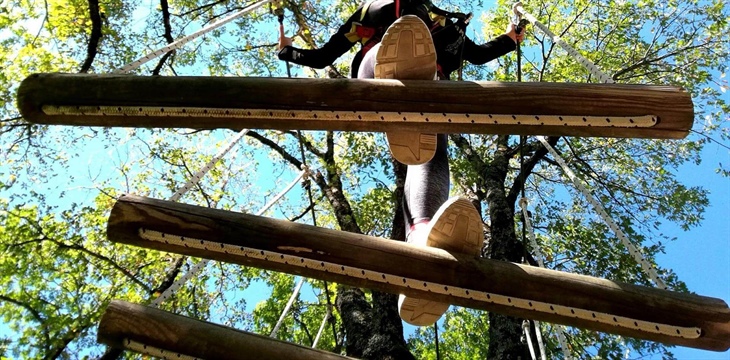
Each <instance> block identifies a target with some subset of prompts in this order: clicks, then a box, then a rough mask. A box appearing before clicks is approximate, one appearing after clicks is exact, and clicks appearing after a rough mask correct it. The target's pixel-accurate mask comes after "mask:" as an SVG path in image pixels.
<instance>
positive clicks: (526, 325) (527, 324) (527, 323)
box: [522, 320, 537, 360]
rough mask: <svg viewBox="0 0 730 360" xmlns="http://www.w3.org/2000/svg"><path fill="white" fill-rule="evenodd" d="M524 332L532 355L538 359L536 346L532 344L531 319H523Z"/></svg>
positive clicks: (533, 358)
mask: <svg viewBox="0 0 730 360" xmlns="http://www.w3.org/2000/svg"><path fill="white" fill-rule="evenodd" d="M522 332H523V333H524V334H525V342H526V343H527V348H528V349H530V357H531V358H532V360H537V358H536V357H535V347H534V346H533V345H532V336H531V335H530V321H529V320H522Z"/></svg>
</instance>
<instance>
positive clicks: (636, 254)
mask: <svg viewBox="0 0 730 360" xmlns="http://www.w3.org/2000/svg"><path fill="white" fill-rule="evenodd" d="M537 139H538V140H539V141H540V142H541V143H542V144H543V146H545V148H546V149H547V150H548V152H550V154H551V155H552V156H553V158H555V161H557V162H558V164H559V165H560V167H561V168H562V169H563V172H565V175H566V176H567V177H568V178H569V179H570V180H571V181H572V182H573V185H575V187H576V188H577V189H578V190H579V191H580V192H581V193H583V196H585V197H586V200H588V202H589V203H590V204H591V206H593V209H594V210H595V211H596V213H598V215H599V216H600V217H601V218H602V219H603V221H604V222H605V223H606V224H607V225H608V227H609V228H610V229H611V231H613V233H614V234H615V235H616V236H617V237H618V238H619V240H621V243H623V244H624V246H626V248H628V249H629V253H630V254H631V256H632V257H633V258H634V260H636V262H637V263H638V264H639V265H640V266H641V269H642V270H643V271H644V274H646V276H647V277H649V279H651V280H652V281H653V282H654V284H655V285H656V286H657V287H658V288H660V289H666V288H667V285H666V284H664V281H662V279H660V278H659V274H658V273H657V272H656V269H654V267H653V266H652V265H651V264H649V262H648V261H647V260H646V258H644V255H643V254H642V253H641V251H639V249H637V248H636V246H634V244H632V243H631V241H629V238H628V236H626V234H625V233H624V232H623V231H622V230H621V228H619V226H618V225H617V224H616V222H615V221H613V219H612V218H611V217H610V216H609V215H608V213H607V212H606V210H605V209H604V208H603V206H601V204H600V203H599V202H598V200H596V198H595V197H594V196H593V195H592V194H591V193H590V192H589V191H588V189H587V188H586V187H585V185H583V183H582V182H581V181H580V179H578V177H577V176H576V175H575V174H574V173H573V171H571V170H570V168H569V167H568V165H567V164H566V163H565V160H563V157H562V156H560V154H558V152H557V151H555V149H554V148H553V147H552V146H551V145H550V144H549V143H548V142H547V141H546V140H545V138H544V137H542V136H538V137H537Z"/></svg>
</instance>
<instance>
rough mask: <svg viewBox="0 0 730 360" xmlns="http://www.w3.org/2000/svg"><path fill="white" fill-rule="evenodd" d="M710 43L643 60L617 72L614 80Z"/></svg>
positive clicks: (686, 47) (690, 46)
mask: <svg viewBox="0 0 730 360" xmlns="http://www.w3.org/2000/svg"><path fill="white" fill-rule="evenodd" d="M710 43H711V41H707V42H705V43H702V44H698V45H689V46H685V47H683V48H681V49H676V50H674V51H672V52H669V53H666V54H664V55H662V56H659V57H656V58H653V59H647V58H644V59H643V60H641V61H639V62H637V63H635V64H633V65H630V66H628V67H626V68H623V69H621V70H619V71H617V72H616V73H614V74H613V77H612V78H613V79H614V80H618V78H619V77H620V76H621V75H623V74H626V73H628V72H631V71H634V70H636V69H638V68H640V67H642V66H646V65H650V64H652V63H655V62H658V61H662V60H664V59H666V58H669V57H672V56H675V55H678V54H680V53H682V52H684V51H688V50H693V49H697V48H701V47H704V46H707V45H709V44H710Z"/></svg>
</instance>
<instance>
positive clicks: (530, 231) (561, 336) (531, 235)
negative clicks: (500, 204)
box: [520, 197, 572, 360]
mask: <svg viewBox="0 0 730 360" xmlns="http://www.w3.org/2000/svg"><path fill="white" fill-rule="evenodd" d="M527 202H528V200H527V198H525V197H523V198H522V199H520V208H522V218H523V220H524V221H525V222H524V227H525V228H526V229H527V236H528V239H529V240H530V246H531V247H532V249H533V250H534V251H535V258H536V259H537V264H538V265H539V266H540V267H541V268H545V261H544V260H543V255H542V251H541V250H540V247H539V246H538V245H537V240H536V239H535V231H534V228H533V227H532V221H531V220H530V214H529V212H528V211H527ZM524 230H525V229H524V228H523V231H524ZM555 326H556V328H557V331H558V342H560V347H561V349H562V350H563V357H564V358H565V360H570V359H571V358H572V356H571V353H570V349H568V342H567V340H566V338H565V328H564V327H563V326H562V325H555ZM535 332H536V333H537V336H538V340H537V341H538V344H539V345H540V356H542V358H543V359H545V346H544V344H543V342H542V333H541V330H540V323H539V322H538V321H535Z"/></svg>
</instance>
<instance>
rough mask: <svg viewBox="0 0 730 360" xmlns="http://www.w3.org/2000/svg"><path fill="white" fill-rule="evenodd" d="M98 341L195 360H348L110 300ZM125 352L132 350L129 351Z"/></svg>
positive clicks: (165, 312)
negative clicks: (157, 350) (153, 349)
mask: <svg viewBox="0 0 730 360" xmlns="http://www.w3.org/2000/svg"><path fill="white" fill-rule="evenodd" d="M98 339H99V342H102V343H105V344H107V345H110V346H113V347H115V348H121V349H130V344H132V342H134V343H139V344H143V345H145V346H147V347H153V348H156V349H159V350H164V351H165V353H169V354H170V356H169V357H168V358H173V359H174V358H176V354H174V353H178V354H182V355H188V356H193V357H196V358H199V359H221V360H225V359H231V360H234V359H241V358H246V354H248V355H250V358H251V359H262V360H264V359H269V360H281V359H287V360H345V359H352V358H349V357H345V356H340V355H337V354H333V353H330V352H326V351H322V350H316V349H312V348H308V347H304V346H300V345H296V344H291V343H287V342H284V341H279V340H274V339H271V338H268V337H264V336H261V335H256V334H252V333H249V332H246V331H241V330H236V329H233V328H229V327H226V326H222V325H217V324H213V323H209V322H205V321H200V320H195V319H191V318H188V317H185V316H182V315H175V314H172V313H169V312H167V311H163V310H160V309H155V308H152V307H147V306H143V305H137V304H132V303H128V302H125V301H119V300H114V301H112V302H111V303H110V304H109V306H108V307H107V309H106V311H105V312H104V315H103V316H102V318H101V322H100V323H99V332H98ZM131 350H133V351H135V349H134V348H132V349H131Z"/></svg>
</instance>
